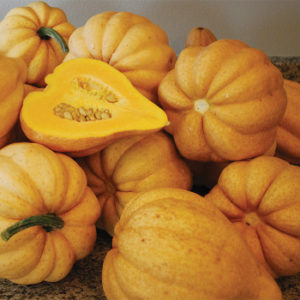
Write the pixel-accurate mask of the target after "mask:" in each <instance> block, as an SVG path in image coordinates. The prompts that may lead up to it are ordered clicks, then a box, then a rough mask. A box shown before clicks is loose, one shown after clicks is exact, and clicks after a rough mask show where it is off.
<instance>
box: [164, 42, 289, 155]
mask: <svg viewBox="0 0 300 300" xmlns="http://www.w3.org/2000/svg"><path fill="white" fill-rule="evenodd" d="M159 100H160V103H161V105H162V107H163V108H164V110H165V111H166V113H167V115H168V119H169V121H170V125H169V126H168V127H166V130H167V131H168V132H170V133H171V134H172V135H173V136H174V140H175V143H176V146H177V148H178V150H179V152H180V153H181V154H182V156H184V157H185V158H187V159H190V160H196V161H231V160H242V159H248V158H251V157H255V156H258V155H261V154H263V153H265V152H266V151H267V150H268V149H270V148H271V147H272V146H273V144H274V143H275V138H276V129H277V126H278V124H279V122H280V120H281V119H282V116H283V114H284V111H285V108H286V95H285V91H284V88H283V78H282V75H281V72H280V71H279V70H278V69H277V68H276V67H275V66H274V65H273V64H272V63H271V62H270V60H269V58H268V57H267V56H266V55H265V54H264V53H263V52H262V51H260V50H257V49H254V48H250V47H249V46H247V45H246V44H245V43H243V42H241V41H237V40H218V41H216V42H214V43H212V44H210V45H209V46H207V47H189V48H185V49H184V50H183V51H182V52H181V54H180V55H179V58H178V60H177V62H176V65H175V69H174V70H172V71H170V72H169V73H168V75H167V76H166V77H165V78H164V79H163V80H162V81H161V83H160V86H159Z"/></svg>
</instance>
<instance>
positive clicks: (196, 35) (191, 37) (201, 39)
mask: <svg viewBox="0 0 300 300" xmlns="http://www.w3.org/2000/svg"><path fill="white" fill-rule="evenodd" d="M216 40H217V38H216V37H215V35H214V34H213V33H212V32H211V31H210V30H209V29H208V28H204V27H194V28H193V29H192V30H191V31H190V32H189V33H188V35H187V37H186V40H185V47H186V48H187V47H194V46H202V47H205V46H208V45H209V44H211V43H213V42H215V41H216Z"/></svg>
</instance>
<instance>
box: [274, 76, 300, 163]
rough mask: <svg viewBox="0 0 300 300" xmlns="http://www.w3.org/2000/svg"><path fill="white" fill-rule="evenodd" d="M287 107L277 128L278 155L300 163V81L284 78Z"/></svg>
mask: <svg viewBox="0 0 300 300" xmlns="http://www.w3.org/2000/svg"><path fill="white" fill-rule="evenodd" d="M284 89H285V91H286V94H287V99H288V101H287V108H286V111H285V113H284V115H283V118H282V120H281V122H280V124H279V126H278V130H277V138H276V141H277V155H278V156H279V157H282V158H284V159H285V160H287V161H289V162H291V163H294V164H298V165H300V83H298V82H296V81H291V80H284Z"/></svg>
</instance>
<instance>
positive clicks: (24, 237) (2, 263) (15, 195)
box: [0, 143, 100, 284]
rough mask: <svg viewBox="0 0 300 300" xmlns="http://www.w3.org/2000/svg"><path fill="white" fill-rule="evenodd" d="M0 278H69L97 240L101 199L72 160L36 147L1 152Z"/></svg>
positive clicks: (17, 280)
mask: <svg viewBox="0 0 300 300" xmlns="http://www.w3.org/2000/svg"><path fill="white" fill-rule="evenodd" d="M0 178H1V180H0V182H1V183H0V198H1V206H0V232H1V238H0V277H1V278H6V279H9V280H10V281H12V282H15V283H19V284H35V283H39V282H41V281H49V282H54V281H58V280H60V279H62V278H64V277H65V276H66V275H67V274H68V273H69V271H70V270H71V268H72V266H73V264H74V262H75V261H76V260H78V259H81V258H83V257H85V256H86V255H88V254H89V253H90V252H91V251H92V249H93V246H94V243H95V240H96V227H95V222H96V220H97V218H98V217H99V215H100V206H99V203H98V200H97V198H96V196H95V195H94V193H93V192H92V191H91V190H90V188H88V187H87V185H86V177H85V174H84V172H83V171H82V169H81V168H80V167H79V166H78V164H77V163H76V162H75V161H74V160H72V159H71V158H70V157H68V156H66V155H64V154H60V153H57V154H56V153H54V152H52V151H51V150H49V149H47V148H46V147H44V146H42V145H39V144H34V143H15V144H10V145H8V146H6V147H4V148H2V149H1V150H0Z"/></svg>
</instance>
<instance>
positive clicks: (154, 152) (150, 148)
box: [80, 132, 192, 235]
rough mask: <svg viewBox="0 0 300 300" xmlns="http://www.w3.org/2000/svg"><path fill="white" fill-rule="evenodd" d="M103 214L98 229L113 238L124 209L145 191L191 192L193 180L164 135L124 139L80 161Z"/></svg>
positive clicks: (159, 133)
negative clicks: (173, 189)
mask: <svg viewBox="0 0 300 300" xmlns="http://www.w3.org/2000/svg"><path fill="white" fill-rule="evenodd" d="M80 165H81V166H82V167H83V169H84V171H85V173H86V176H87V179H88V185H89V186H90V187H91V188H92V190H93V191H94V192H95V194H96V195H97V197H98V199H99V202H100V205H101V207H102V213H101V217H100V220H99V222H98V225H99V227H100V228H103V229H105V230H106V231H107V232H108V233H109V234H110V235H113V232H114V227H115V224H116V223H117V221H118V220H119V218H120V215H121V214H122V211H123V209H124V207H125V206H126V205H127V203H128V202H130V201H131V200H132V199H133V198H135V197H136V196H137V195H139V194H140V193H142V192H144V191H148V190H152V189H155V188H161V187H174V188H182V189H190V188H191V186H192V176H191V172H190V170H189V168H188V167H187V165H186V164H185V163H184V161H183V160H182V159H181V158H180V157H179V155H178V154H177V152H176V150H175V146H174V144H173V142H172V140H171V139H170V138H169V137H168V136H167V135H166V134H164V133H163V132H158V133H154V134H151V135H146V136H145V135H144V136H134V137H129V138H124V139H121V140H119V141H117V142H115V143H113V144H111V145H110V146H108V147H106V148H105V149H104V150H103V151H101V152H98V153H95V154H93V155H90V156H88V157H86V158H84V159H82V160H81V161H80Z"/></svg>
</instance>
